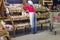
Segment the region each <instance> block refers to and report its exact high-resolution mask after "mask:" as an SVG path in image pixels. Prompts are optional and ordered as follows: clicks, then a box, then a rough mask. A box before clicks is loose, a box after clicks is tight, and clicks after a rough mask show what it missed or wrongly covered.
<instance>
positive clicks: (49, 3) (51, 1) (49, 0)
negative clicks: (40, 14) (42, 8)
mask: <svg viewBox="0 0 60 40" xmlns="http://www.w3.org/2000/svg"><path fill="white" fill-rule="evenodd" d="M45 3H47V4H48V5H53V0H43V5H45Z"/></svg>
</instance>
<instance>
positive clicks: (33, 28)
mask: <svg viewBox="0 0 60 40" xmlns="http://www.w3.org/2000/svg"><path fill="white" fill-rule="evenodd" d="M23 9H24V10H26V11H28V13H29V17H30V27H31V32H32V33H36V14H35V12H34V7H33V2H32V1H31V0H29V1H28V4H27V5H24V6H23Z"/></svg>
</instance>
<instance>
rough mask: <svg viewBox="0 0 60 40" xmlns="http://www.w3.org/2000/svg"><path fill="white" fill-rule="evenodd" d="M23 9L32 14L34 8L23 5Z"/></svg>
mask: <svg viewBox="0 0 60 40" xmlns="http://www.w3.org/2000/svg"><path fill="white" fill-rule="evenodd" d="M23 9H25V10H27V11H28V12H34V7H33V6H32V5H25V6H23Z"/></svg>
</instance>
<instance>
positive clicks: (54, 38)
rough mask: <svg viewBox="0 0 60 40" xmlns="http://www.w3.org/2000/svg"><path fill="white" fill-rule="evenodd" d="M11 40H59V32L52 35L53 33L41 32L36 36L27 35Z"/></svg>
mask: <svg viewBox="0 0 60 40" xmlns="http://www.w3.org/2000/svg"><path fill="white" fill-rule="evenodd" d="M12 40H60V32H58V33H57V35H54V34H53V32H50V31H43V32H40V33H36V34H28V35H23V36H18V37H15V38H12Z"/></svg>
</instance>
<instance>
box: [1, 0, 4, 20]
mask: <svg viewBox="0 0 60 40" xmlns="http://www.w3.org/2000/svg"><path fill="white" fill-rule="evenodd" d="M4 12H5V6H4V0H2V1H1V13H2V19H3V21H4Z"/></svg>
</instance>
